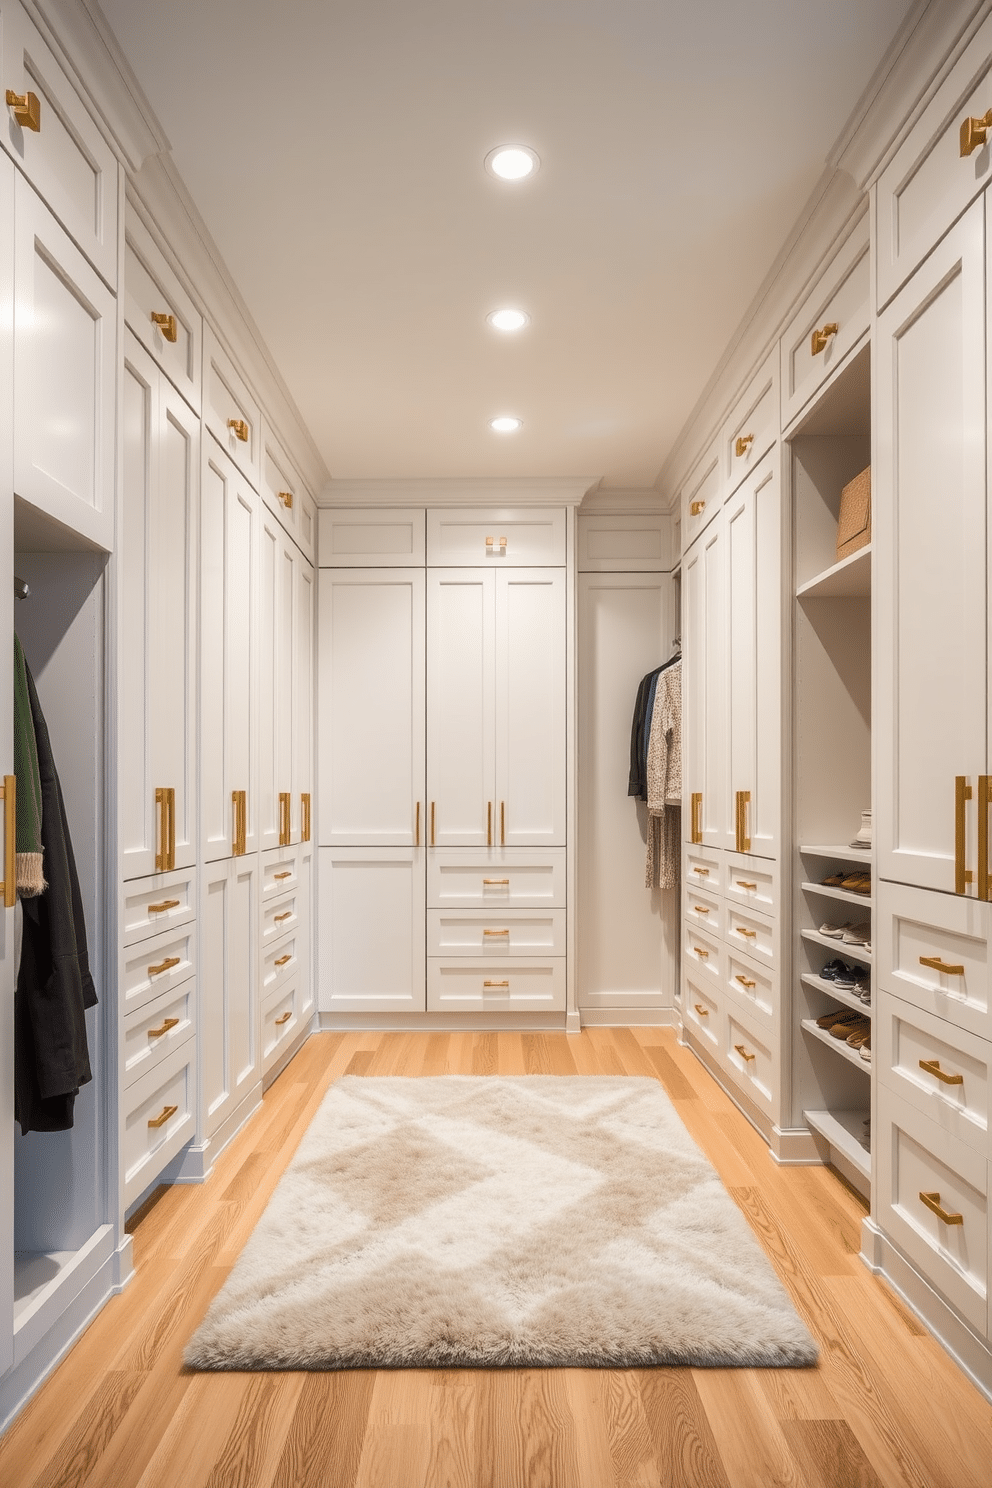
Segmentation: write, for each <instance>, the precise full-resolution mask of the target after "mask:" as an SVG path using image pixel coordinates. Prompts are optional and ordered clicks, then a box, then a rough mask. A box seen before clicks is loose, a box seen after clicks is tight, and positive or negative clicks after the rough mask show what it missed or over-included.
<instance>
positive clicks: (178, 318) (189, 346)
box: [124, 212, 203, 413]
mask: <svg viewBox="0 0 992 1488" xmlns="http://www.w3.org/2000/svg"><path fill="white" fill-rule="evenodd" d="M124 233H125V236H124V319H125V320H126V321H127V323H128V325H129V326H130V327H131V329H132V331H133V332H134V334H135V335H136V336H137V338H138V340H139V341H140V342H141V344H142V346H144V347H145V349H146V350H147V351H148V352H150V353H151V355H152V356H153V357H154V358H155V360H156V361H157V362H158V364H159V366H160V367H161V368H162V371H163V372H164V373H165V375H166V376H167V377H168V378H169V380H170V381H171V382H172V384H173V386H174V387H176V388H178V390H179V392H181V393H182V395H183V397H184V398H185V399H186V401H187V403H188V404H189V406H190V407H191V408H192V410H193V412H194V413H199V411H200V366H201V360H202V350H203V347H202V343H203V321H202V318H201V316H200V313H199V311H198V310H197V308H196V306H195V305H194V304H193V301H192V300H191V299H190V297H189V295H188V294H187V293H186V291H185V290H184V289H183V287H182V285H181V284H180V282H179V279H178V278H177V276H176V275H175V273H174V272H173V270H172V269H171V268H170V267H169V265H168V263H167V262H166V259H165V256H164V254H163V253H162V252H161V251H160V249H159V248H158V246H157V245H156V243H155V241H154V239H153V238H152V236H151V234H150V233H149V232H148V229H147V228H146V227H145V226H144V224H143V223H142V222H141V221H140V220H139V219H138V218H137V217H136V216H135V215H134V213H133V212H128V213H127V216H126V222H125V229H124Z"/></svg>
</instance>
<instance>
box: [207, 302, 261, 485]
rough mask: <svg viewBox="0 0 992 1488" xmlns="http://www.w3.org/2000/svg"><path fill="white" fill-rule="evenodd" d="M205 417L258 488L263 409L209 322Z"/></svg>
mask: <svg viewBox="0 0 992 1488" xmlns="http://www.w3.org/2000/svg"><path fill="white" fill-rule="evenodd" d="M203 421H204V423H205V424H206V426H207V428H208V429H209V430H210V432H211V434H212V435H213V436H214V438H215V439H216V440H217V443H218V444H219V445H220V447H221V449H223V450H225V451H226V453H227V454H228V455H230V457H231V459H232V460H233V461H234V463H235V465H237V467H238V469H239V470H240V471H241V473H242V475H244V476H245V477H246V478H247V479H248V480H249V481H250V482H251V484H252V485H253V486H254V488H255V490H256V491H257V490H258V487H259V480H260V476H261V443H262V440H261V435H262V415H261V410H260V409H259V406H258V404H257V403H256V402H255V399H254V398H253V397H252V395H251V393H250V392H249V391H248V386H247V384H246V382H245V380H244V378H243V377H242V376H241V374H240V373H239V372H238V370H237V368H236V367H235V365H234V363H233V362H232V361H231V358H230V357H229V356H228V355H227V353H226V352H225V351H224V349H223V347H222V346H221V344H220V342H219V341H218V340H217V337H216V335H215V334H214V332H213V330H212V329H211V327H210V326H209V325H205V326H204V327H203Z"/></svg>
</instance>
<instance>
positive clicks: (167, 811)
mask: <svg viewBox="0 0 992 1488" xmlns="http://www.w3.org/2000/svg"><path fill="white" fill-rule="evenodd" d="M155 804H156V806H157V807H158V839H159V850H158V852H157V853H156V854H155V867H156V869H157V870H158V872H159V873H169V872H171V871H172V869H173V868H175V866H176V792H175V789H174V788H173V787H172V786H159V787H157V789H156V791H155Z"/></svg>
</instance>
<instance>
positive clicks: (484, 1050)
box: [464, 1033, 499, 1075]
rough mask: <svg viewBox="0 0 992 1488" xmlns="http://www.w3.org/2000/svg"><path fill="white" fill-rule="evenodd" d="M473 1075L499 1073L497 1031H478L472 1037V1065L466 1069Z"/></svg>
mask: <svg viewBox="0 0 992 1488" xmlns="http://www.w3.org/2000/svg"><path fill="white" fill-rule="evenodd" d="M464 1073H465V1074H473V1075H498V1074H499V1038H498V1035H497V1034H495V1033H477V1034H475V1035H474V1036H473V1038H472V1067H471V1070H466V1071H464Z"/></svg>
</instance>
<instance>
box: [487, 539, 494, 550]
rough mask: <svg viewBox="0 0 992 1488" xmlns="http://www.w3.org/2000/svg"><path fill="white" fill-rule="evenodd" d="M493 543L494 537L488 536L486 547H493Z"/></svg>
mask: <svg viewBox="0 0 992 1488" xmlns="http://www.w3.org/2000/svg"><path fill="white" fill-rule="evenodd" d="M492 545H493V539H492V538H491V537H487V538H486V547H487V548H491V547H492Z"/></svg>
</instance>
